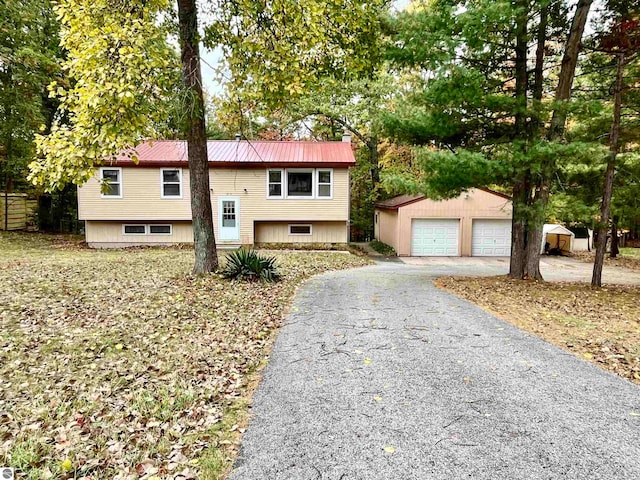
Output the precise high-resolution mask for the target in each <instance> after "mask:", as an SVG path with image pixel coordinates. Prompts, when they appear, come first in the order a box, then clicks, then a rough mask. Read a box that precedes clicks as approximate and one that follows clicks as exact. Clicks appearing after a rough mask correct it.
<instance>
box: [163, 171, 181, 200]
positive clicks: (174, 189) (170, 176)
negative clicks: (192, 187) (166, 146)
mask: <svg viewBox="0 0 640 480" xmlns="http://www.w3.org/2000/svg"><path fill="white" fill-rule="evenodd" d="M160 181H161V182H162V191H161V195H160V196H161V197H162V198H182V170H181V169H179V168H161V169H160Z"/></svg>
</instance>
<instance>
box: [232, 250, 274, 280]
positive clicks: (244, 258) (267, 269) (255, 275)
mask: <svg viewBox="0 0 640 480" xmlns="http://www.w3.org/2000/svg"><path fill="white" fill-rule="evenodd" d="M222 276H223V277H224V278H230V279H240V280H264V281H266V282H275V281H278V280H280V273H279V272H278V268H277V267H276V259H275V257H265V256H263V255H260V254H259V253H258V252H256V251H255V250H245V249H240V250H236V251H235V252H232V253H230V254H229V255H228V256H227V262H226V265H225V267H224V270H223V271H222Z"/></svg>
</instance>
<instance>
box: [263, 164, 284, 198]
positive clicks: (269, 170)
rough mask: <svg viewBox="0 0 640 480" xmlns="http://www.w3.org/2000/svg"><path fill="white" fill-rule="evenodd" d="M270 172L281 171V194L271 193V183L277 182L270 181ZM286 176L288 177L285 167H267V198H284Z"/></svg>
mask: <svg viewBox="0 0 640 480" xmlns="http://www.w3.org/2000/svg"><path fill="white" fill-rule="evenodd" d="M270 172H280V195H269V185H270V184H271V183H275V182H270V181H269V173H270ZM286 178H287V177H286V173H285V169H284V168H267V199H275V200H281V199H283V198H284V191H285V189H286V188H287V187H286V185H285V180H286Z"/></svg>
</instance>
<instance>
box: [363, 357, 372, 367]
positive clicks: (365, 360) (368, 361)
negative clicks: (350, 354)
mask: <svg viewBox="0 0 640 480" xmlns="http://www.w3.org/2000/svg"><path fill="white" fill-rule="evenodd" d="M364 364H365V365H370V364H371V359H370V358H369V357H367V358H365V359H364Z"/></svg>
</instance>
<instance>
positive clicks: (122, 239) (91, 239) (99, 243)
mask: <svg viewBox="0 0 640 480" xmlns="http://www.w3.org/2000/svg"><path fill="white" fill-rule="evenodd" d="M135 224H144V225H148V224H145V223H143V222H138V221H118V222H95V221H87V222H85V232H86V238H87V243H88V244H89V246H90V247H98V248H100V247H127V246H134V245H168V244H173V243H193V229H192V228H191V222H176V221H167V222H155V224H156V225H171V235H157V234H156V235H154V234H147V235H124V234H123V233H122V225H135Z"/></svg>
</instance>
